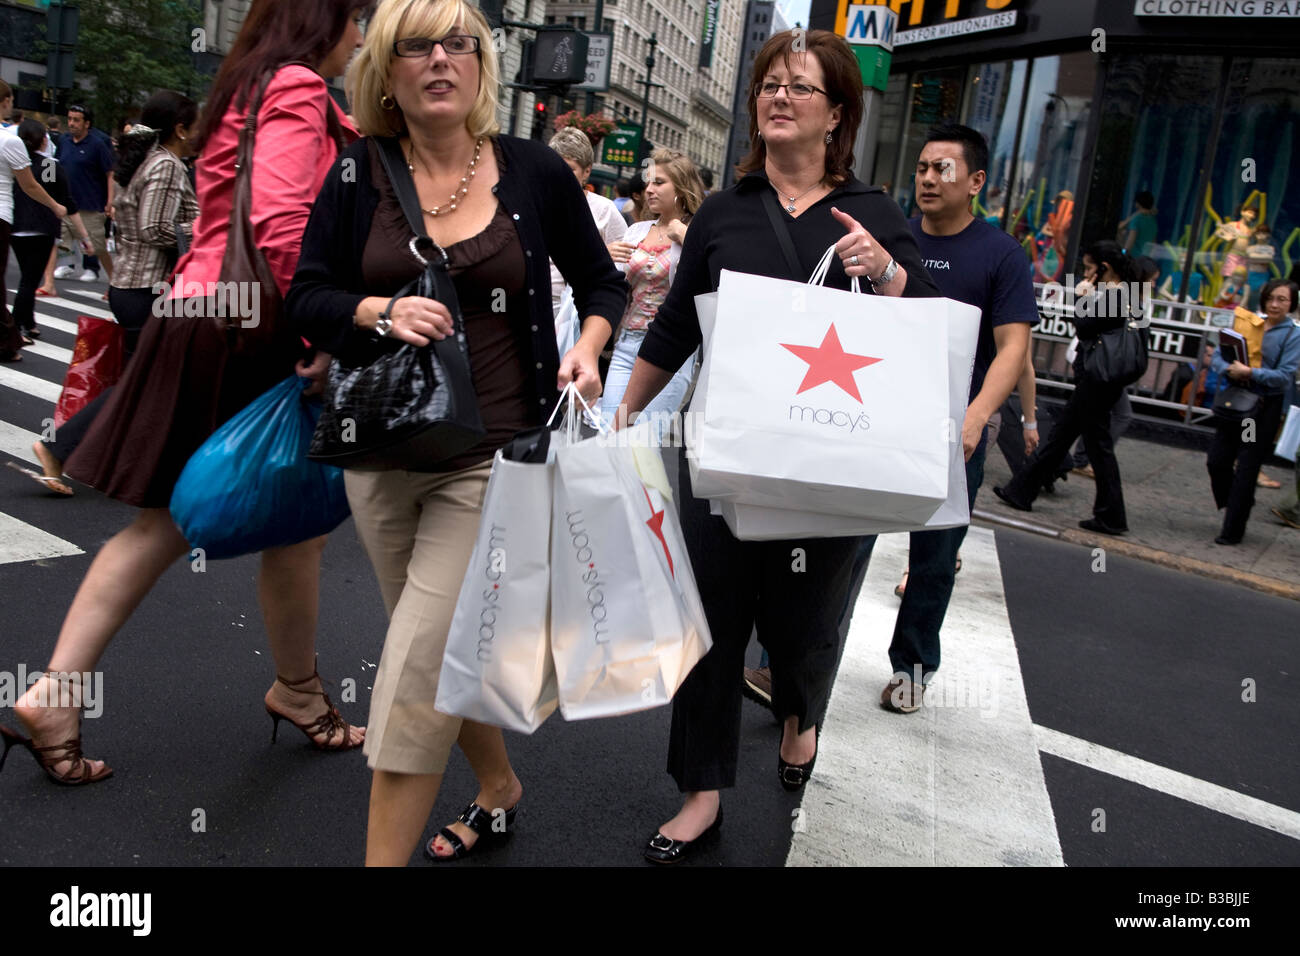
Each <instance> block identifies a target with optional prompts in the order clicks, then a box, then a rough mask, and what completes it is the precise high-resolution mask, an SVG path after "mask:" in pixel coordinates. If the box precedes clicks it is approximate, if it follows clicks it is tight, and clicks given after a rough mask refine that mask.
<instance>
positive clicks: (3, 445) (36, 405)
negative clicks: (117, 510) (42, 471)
mask: <svg viewBox="0 0 1300 956" xmlns="http://www.w3.org/2000/svg"><path fill="white" fill-rule="evenodd" d="M8 291H9V302H10V303H11V304H12V302H13V297H14V295H15V294H16V292H17V290H16V289H15V288H14V287H13V284H12V283H11V284H10V285H9V287H8ZM102 295H103V292H102V289H101V288H100V287H99V286H88V287H83V288H73V287H72V283H69V282H64V283H61V285H60V292H59V295H58V296H49V297H37V299H36V324H37V327H38V328H39V329H40V331H41V337H40V338H39V339H37V340H36V342H35V344H34V345H29V346H27V347H25V348H24V349H23V351H22V355H23V359H22V361H21V362H15V363H13V364H3V365H0V457H3V458H4V460H5V461H11V460H16V461H17V462H19V463H20V464H22V465H23V466H24V467H28V468H33V469H35V470H39V465H38V464H37V460H36V456H35V455H34V454H32V450H31V446H32V444H33V442H36V441H39V440H40V437H41V435H42V433H44V432H46V431H47V429H48V428H49V427H51V426H52V424H53V418H54V405H55V403H56V402H57V401H58V399H59V393H60V392H61V391H62V389H63V378H64V375H65V374H66V373H67V370H68V363H69V362H71V361H72V350H73V348H74V346H75V345H76V341H77V319H78V317H79V316H82V315H88V316H93V317H94V318H98V319H109V320H111V319H112V318H113V313H112V312H111V311H109V308H108V303H107V302H105V301H104V300H103V298H102ZM0 474H2V475H3V484H2V485H0V487H3V489H4V497H3V500H2V501H0V564H9V563H14V562H20V561H38V560H43V559H47V558H57V557H62V556H65V555H73V554H82V553H83V551H82V549H81V548H80V547H78V546H77V545H75V544H73V543H72V542H70V541H66V540H64V539H62V538H60V537H58V536H56V535H53V534H51V533H49V532H48V531H46V530H43V529H42V528H39V527H37V526H35V525H33V524H30V523H28V522H27V521H24V520H22V518H20V517H18V516H16V515H15V514H13V512H15V511H22V510H23V507H22V505H23V499H24V498H30V497H31V496H37V497H39V496H40V495H41V490H40V489H39V488H38V487H36V485H35V483H33V482H31V481H30V480H28V479H26V478H24V477H22V476H21V475H19V474H18V473H17V472H15V471H13V470H11V469H8V468H6V469H0Z"/></svg>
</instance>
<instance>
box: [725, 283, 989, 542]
mask: <svg viewBox="0 0 1300 956" xmlns="http://www.w3.org/2000/svg"><path fill="white" fill-rule="evenodd" d="M928 301H931V302H933V301H934V300H928ZM939 301H941V302H944V303H946V314H947V317H948V410H949V416H950V418H951V419H952V421H953V423H954V425H953V429H952V431H951V433H950V435H949V439H950V441H949V444H948V497H947V499H946V500H945V501H944V503H943V504H941V505H940V506H939V508H938V509H937V510H936V511H935V512H934V514H932V515H931V516H930V517H929V518H928V519H927V520H926V521H925V523H924V524H921V525H917V524H913V523H907V522H899V521H892V520H887V519H874V518H847V517H845V516H843V515H828V514H817V513H815V512H809V511H798V510H789V509H784V508H764V507H762V506H761V505H752V504H747V503H745V501H744V499H743V498H741V499H740V500H728V501H723V502H720V503H719V504H720V513H721V514H722V516H723V518H724V519H725V520H726V522H727V527H729V528H730V529H731V533H732V534H734V535H735V536H736V537H737V538H739V539H740V540H742V541H770V540H776V539H780V538H804V537H809V538H812V537H817V538H823V537H824V538H836V537H845V536H848V535H860V534H888V533H890V532H896V531H937V530H939V529H941V528H956V527H960V526H962V525H967V524H970V507H969V494H968V491H967V487H966V454H965V450H964V449H963V448H962V444H961V424H960V423H961V422H963V421H964V420H965V417H966V406H967V399H968V398H969V396H970V381H971V373H972V370H973V369H974V366H975V350H976V347H977V345H978V344H979V329H980V310H979V309H977V308H975V306H973V305H967V304H966V303H964V302H958V301H956V300H955V299H941V300H939Z"/></svg>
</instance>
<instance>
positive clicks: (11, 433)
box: [0, 412, 54, 471]
mask: <svg viewBox="0 0 1300 956" xmlns="http://www.w3.org/2000/svg"><path fill="white" fill-rule="evenodd" d="M50 414H51V416H53V414H54V413H53V412H51V413H50ZM40 437H41V436H40V435H38V434H36V433H35V432H29V431H27V429H25V428H19V427H18V426H17V425H11V424H10V423H9V422H7V421H4V420H3V419H0V452H4V453H5V454H6V455H13V456H14V457H15V458H21V459H22V460H23V461H30V462H31V463H32V464H33V465H39V464H40V461H39V460H38V459H37V457H36V456H35V455H33V454H32V442H35V441H39V440H40ZM7 470H8V469H6V471H7Z"/></svg>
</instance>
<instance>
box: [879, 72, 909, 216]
mask: <svg viewBox="0 0 1300 956" xmlns="http://www.w3.org/2000/svg"><path fill="white" fill-rule="evenodd" d="M906 89H907V74H906V73H895V74H893V75H892V76H890V78H889V85H888V86H887V87H886V88H885V93H884V96H883V97H881V107H880V132H879V134H878V135H877V137H876V156H875V164H874V165H873V166H872V173H871V179H872V182H873V183H875V184H877V185H880V186H884V187H885V192H887V193H889V194H890V195H891V196H892V195H893V193H894V176H895V175H896V174H897V170H898V144H899V140H900V139H902V136H903V113H904V104H905V102H906V98H905V97H904V95H903V94H904V90H906Z"/></svg>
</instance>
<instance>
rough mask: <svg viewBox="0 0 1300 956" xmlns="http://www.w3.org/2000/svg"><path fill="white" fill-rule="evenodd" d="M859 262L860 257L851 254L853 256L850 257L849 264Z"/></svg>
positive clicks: (854, 264)
mask: <svg viewBox="0 0 1300 956" xmlns="http://www.w3.org/2000/svg"><path fill="white" fill-rule="evenodd" d="M857 264H858V257H857V256H851V257H850V258H849V265H851V266H856V265H857Z"/></svg>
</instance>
